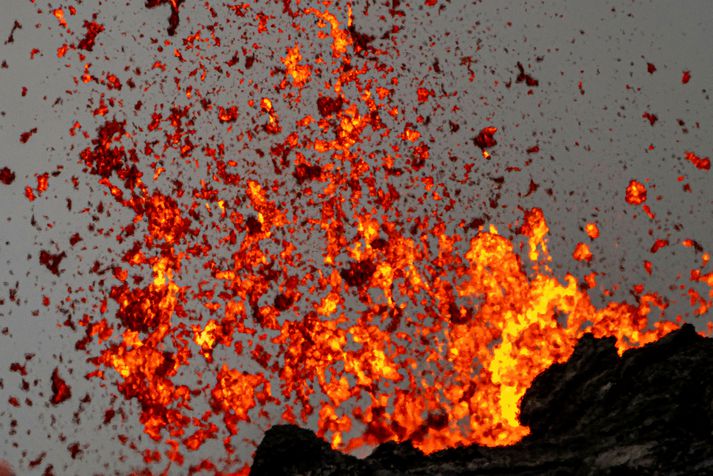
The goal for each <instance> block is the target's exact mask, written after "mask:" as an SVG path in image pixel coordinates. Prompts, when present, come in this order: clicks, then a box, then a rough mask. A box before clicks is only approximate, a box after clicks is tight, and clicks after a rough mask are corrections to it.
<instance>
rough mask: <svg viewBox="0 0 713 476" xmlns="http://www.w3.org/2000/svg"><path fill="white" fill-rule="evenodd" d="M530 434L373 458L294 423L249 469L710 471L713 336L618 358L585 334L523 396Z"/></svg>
mask: <svg viewBox="0 0 713 476" xmlns="http://www.w3.org/2000/svg"><path fill="white" fill-rule="evenodd" d="M520 419H521V421H522V422H523V424H526V425H528V426H530V429H531V431H532V433H531V435H530V436H528V437H527V438H525V439H523V440H522V441H521V442H520V443H518V444H516V445H513V446H508V447H501V448H486V447H480V446H475V445H474V446H468V447H460V448H453V449H448V450H444V451H440V452H438V453H434V454H432V455H430V456H426V455H423V454H422V453H421V452H420V451H418V450H417V449H415V448H413V446H412V445H411V444H410V443H409V442H406V443H401V444H395V443H387V444H384V445H381V446H379V447H378V448H377V449H376V450H374V452H373V453H372V454H371V455H370V456H369V457H368V458H366V459H363V460H359V459H356V458H354V457H351V456H347V455H344V454H342V453H339V452H337V451H333V450H332V449H331V448H330V447H329V445H328V444H327V443H326V442H324V441H322V440H320V439H318V438H317V437H316V436H315V435H314V433H312V432H311V431H307V430H302V429H300V428H298V427H295V426H277V427H274V428H273V429H271V430H269V431H268V432H267V433H266V434H265V437H264V439H263V441H262V443H261V444H260V446H259V448H258V450H257V453H256V457H255V462H254V463H253V467H252V470H251V473H250V474H252V475H271V476H272V475H282V474H289V475H335V476H336V475H350V474H351V475H380V476H386V475H395V474H409V475H466V474H487V475H570V474H575V475H600V474H602V475H638V474H661V475H689V474H701V475H706V474H711V475H713V339H707V338H703V337H701V336H699V335H698V334H696V332H695V330H694V328H693V327H692V326H690V325H685V326H683V327H682V328H681V329H680V330H677V331H675V332H672V333H671V334H669V335H667V336H666V337H664V338H662V339H661V340H659V341H658V342H654V343H652V344H649V345H647V346H645V347H642V348H640V349H633V350H630V351H627V352H626V353H624V355H623V356H622V357H621V358H620V357H619V356H618V355H617V352H616V348H615V346H614V340H613V338H607V339H595V338H594V337H592V336H591V335H585V336H584V337H582V339H581V340H580V341H579V342H578V344H577V346H576V348H575V350H574V353H573V354H572V357H571V358H570V359H569V360H568V361H567V362H566V363H563V364H555V365H553V366H552V367H550V368H549V369H547V370H546V371H545V372H543V373H542V374H540V375H539V376H538V377H537V378H536V379H535V381H534V382H533V384H532V386H531V388H530V389H529V390H528V391H527V393H526V394H525V397H524V398H523V400H522V402H521V415H520Z"/></svg>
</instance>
